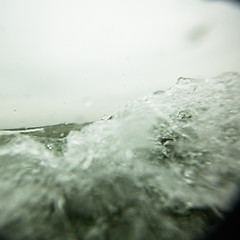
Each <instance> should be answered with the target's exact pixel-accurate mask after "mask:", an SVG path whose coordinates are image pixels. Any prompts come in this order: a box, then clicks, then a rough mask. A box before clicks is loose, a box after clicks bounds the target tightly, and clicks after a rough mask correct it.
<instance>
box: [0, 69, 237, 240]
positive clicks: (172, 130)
mask: <svg viewBox="0 0 240 240" xmlns="http://www.w3.org/2000/svg"><path fill="white" fill-rule="evenodd" d="M239 90H240V75H238V74H236V73H228V74H224V75H221V76H219V77H216V78H213V79H205V80H194V79H184V78H181V79H179V80H178V83H177V84H176V85H175V86H174V87H173V88H171V89H169V90H168V91H166V92H161V91H158V92H155V93H153V94H151V95H149V96H146V97H144V98H143V99H140V100H137V101H135V102H132V103H130V104H129V105H127V106H126V107H125V108H124V109H121V110H120V111H119V112H116V113H115V114H113V115H112V116H109V117H106V118H105V119H102V120H101V121H97V122H94V123H85V124H62V125H56V126H47V127H39V128H32V129H15V130H2V131H1V132H0V213H1V215H0V231H1V233H2V234H4V235H5V236H7V237H9V239H14V240H15V239H17V240H18V239H19V240H23V239H24V240H28V239H29V240H30V239H31V240H32V239H34V240H37V239H52V240H54V239H56V240H61V239H64V240H65V239H67V240H75V239H87V240H90V239H94V240H96V239H97V240H108V239H109V240H110V239H111V240H118V239H119V240H120V239H121V240H122V239H124V240H128V239H129V240H135V239H139V240H140V239H142V240H145V239H148V240H151V239H158V240H167V239H169V240H170V239H178V240H188V239H193V238H194V239H195V238H196V237H202V236H204V235H205V234H207V233H208V232H209V231H211V229H212V228H213V227H215V226H216V225H217V224H218V223H219V222H220V221H221V219H222V218H223V217H224V213H225V212H227V211H228V210H229V209H230V207H231V203H232V201H233V199H234V194H235V192H236V189H237V182H238V180H239V176H240V159H239V156H240V141H239V140H240V139H239V136H240V123H239V119H240V116H239V115H240V111H239V110H240V109H239V108H240V106H239V103H240V94H239ZM110 100H111V99H109V101H110Z"/></svg>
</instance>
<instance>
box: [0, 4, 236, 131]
mask: <svg viewBox="0 0 240 240" xmlns="http://www.w3.org/2000/svg"><path fill="white" fill-rule="evenodd" d="M239 23H240V8H239V7H238V6H236V5H233V4H227V3H224V2H214V1H212V2H207V1H202V0H168V1H166V0H121V1H115V0H101V1H99V0H88V1H84V0H21V1H19V0H0V114H1V115H0V128H13V127H24V126H39V125H45V124H56V123H61V122H66V121H68V122H81V121H91V120H97V119H100V118H101V117H102V116H103V115H104V114H107V115H108V114H111V113H112V112H114V111H115V110H117V109H118V108H119V107H120V106H123V105H124V104H126V103H127V102H129V101H130V100H133V99H135V98H138V97H141V96H144V95H145V94H148V93H150V92H152V91H156V90H159V89H167V88H169V87H171V86H172V85H173V84H174V83H175V82H176V81H177V78H178V77H181V76H185V77H212V76H215V75H218V74H221V73H222V72H226V71H239V72H240V44H239V43H240V27H239Z"/></svg>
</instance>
